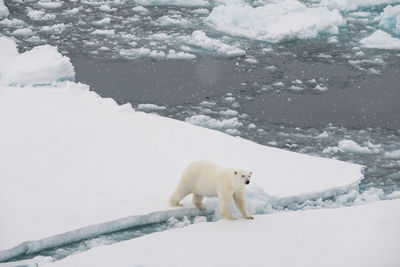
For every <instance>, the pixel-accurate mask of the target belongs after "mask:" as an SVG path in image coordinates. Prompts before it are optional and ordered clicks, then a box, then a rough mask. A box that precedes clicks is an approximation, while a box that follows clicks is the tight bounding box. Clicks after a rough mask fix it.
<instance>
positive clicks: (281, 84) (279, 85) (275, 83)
mask: <svg viewBox="0 0 400 267" xmlns="http://www.w3.org/2000/svg"><path fill="white" fill-rule="evenodd" d="M273 86H276V87H283V86H285V84H284V83H283V82H274V84H273Z"/></svg>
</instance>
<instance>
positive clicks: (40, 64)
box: [0, 37, 75, 84]
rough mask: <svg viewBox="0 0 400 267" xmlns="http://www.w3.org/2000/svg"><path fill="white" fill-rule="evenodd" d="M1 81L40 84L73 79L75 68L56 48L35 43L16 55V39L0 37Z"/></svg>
mask: <svg viewBox="0 0 400 267" xmlns="http://www.w3.org/2000/svg"><path fill="white" fill-rule="evenodd" d="M0 58H1V61H0V82H2V83H6V84H7V83H8V84H43V83H51V82H55V81H59V80H73V79H74V77H75V73H74V68H73V66H72V64H71V62H70V60H69V58H67V57H65V56H63V55H61V54H60V53H59V52H58V50H57V48H56V47H52V46H49V45H43V46H37V47H35V48H33V49H32V50H30V51H27V52H25V53H22V54H18V51H17V46H16V44H15V42H14V41H13V40H11V39H9V38H6V37H0Z"/></svg>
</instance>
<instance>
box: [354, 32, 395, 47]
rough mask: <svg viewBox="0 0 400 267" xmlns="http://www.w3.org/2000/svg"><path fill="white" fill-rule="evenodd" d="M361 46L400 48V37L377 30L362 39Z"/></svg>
mask: <svg viewBox="0 0 400 267" xmlns="http://www.w3.org/2000/svg"><path fill="white" fill-rule="evenodd" d="M360 43H361V46H362V47H365V48H374V49H393V50H399V49H400V39H398V38H394V37H392V36H391V35H390V34H388V33H387V32H384V31H381V30H377V31H376V32H374V33H373V34H371V35H370V36H368V37H366V38H364V39H362V40H361V41H360Z"/></svg>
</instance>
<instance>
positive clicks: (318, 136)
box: [315, 131, 329, 139]
mask: <svg viewBox="0 0 400 267" xmlns="http://www.w3.org/2000/svg"><path fill="white" fill-rule="evenodd" d="M328 136H329V133H328V132H327V131H323V132H322V133H320V134H319V135H317V136H316V137H315V138H318V139H321V138H327V137H328Z"/></svg>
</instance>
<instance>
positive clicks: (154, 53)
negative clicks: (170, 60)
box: [150, 50, 166, 58]
mask: <svg viewBox="0 0 400 267" xmlns="http://www.w3.org/2000/svg"><path fill="white" fill-rule="evenodd" d="M165 56H166V55H165V52H164V51H159V50H152V51H151V53H150V57H151V58H165Z"/></svg>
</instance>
